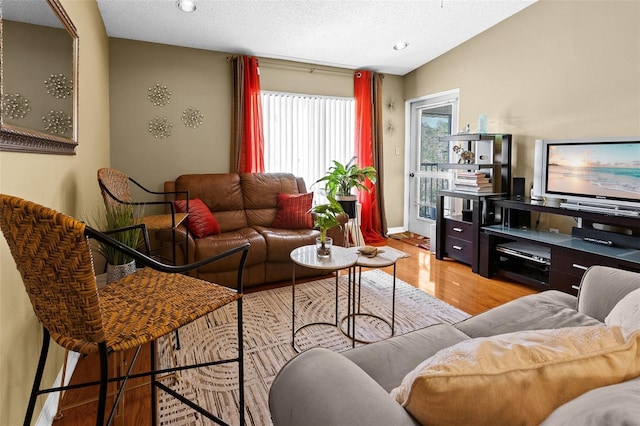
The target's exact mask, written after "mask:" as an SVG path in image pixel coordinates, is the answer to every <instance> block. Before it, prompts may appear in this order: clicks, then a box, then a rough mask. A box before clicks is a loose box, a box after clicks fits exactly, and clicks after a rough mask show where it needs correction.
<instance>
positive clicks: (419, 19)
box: [21, 0, 536, 75]
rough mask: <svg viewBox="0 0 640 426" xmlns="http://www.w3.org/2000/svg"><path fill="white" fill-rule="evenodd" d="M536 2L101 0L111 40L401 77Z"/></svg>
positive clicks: (102, 12)
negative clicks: (188, 1)
mask: <svg viewBox="0 0 640 426" xmlns="http://www.w3.org/2000/svg"><path fill="white" fill-rule="evenodd" d="M21 1H24V0H21ZM28 1H33V0H28ZM40 1H42V0H40ZM535 1H536V0H393V1H379V0H365V1H350V0H329V1H327V0H235V1H221V0H195V2H196V5H197V10H196V11H195V12H193V13H184V12H182V11H180V10H179V9H178V8H177V6H176V4H177V1H176V0H97V2H98V6H99V8H100V12H101V14H102V18H103V20H104V24H105V27H106V30H107V34H108V35H109V36H110V37H118V38H125V39H132V40H140V41H148V42H155V43H163V44H170V45H176V46H185V47H193V48H199V49H206V50H213V51H219V52H226V53H236V54H245V55H253V56H259V57H266V58H276V59H286V60H292V61H297V62H306V63H311V64H318V65H330V66H337V67H343V68H348V69H359V68H364V69H370V70H373V71H379V72H384V73H389V74H397V75H404V74H406V73H408V72H410V71H412V70H414V69H416V68H418V67H419V66H421V65H423V64H425V63H427V62H429V61H430V60H432V59H434V58H436V57H438V56H440V55H442V54H443V53H445V52H447V51H448V50H450V49H452V48H454V47H456V46H458V45H459V44H461V43H463V42H465V41H466V40H469V39H470V38H472V37H474V36H475V35H477V34H479V33H481V32H483V31H485V30H486V29H488V28H490V27H492V26H494V25H495V24H497V23H498V22H500V21H502V20H504V19H506V18H508V17H509V16H511V15H513V14H515V13H517V12H519V11H520V10H522V9H524V8H525V7H527V6H529V5H530V4H532V3H534V2H535ZM399 41H406V42H408V43H409V47H408V48H406V49H405V50H401V51H396V50H394V49H393V45H394V44H396V43H397V42H399Z"/></svg>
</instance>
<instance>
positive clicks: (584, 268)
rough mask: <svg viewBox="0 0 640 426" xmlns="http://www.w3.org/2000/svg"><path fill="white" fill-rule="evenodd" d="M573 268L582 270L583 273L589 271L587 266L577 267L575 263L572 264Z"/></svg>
mask: <svg viewBox="0 0 640 426" xmlns="http://www.w3.org/2000/svg"><path fill="white" fill-rule="evenodd" d="M573 267H574V268H576V269H582V270H583V271H586V270H587V269H589V267H588V266H582V265H578V264H577V263H574V264H573Z"/></svg>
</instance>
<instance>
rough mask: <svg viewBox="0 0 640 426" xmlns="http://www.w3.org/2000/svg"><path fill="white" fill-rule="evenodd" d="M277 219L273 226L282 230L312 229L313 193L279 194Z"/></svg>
mask: <svg viewBox="0 0 640 426" xmlns="http://www.w3.org/2000/svg"><path fill="white" fill-rule="evenodd" d="M276 197H277V198H276V206H277V207H278V211H277V212H276V218H275V220H274V221H273V224H272V225H271V226H272V227H273V228H280V229H311V228H313V221H312V220H311V213H310V212H309V210H311V203H312V202H313V192H309V193H307V194H278V195H277V196H276Z"/></svg>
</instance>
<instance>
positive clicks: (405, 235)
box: [389, 231, 431, 250]
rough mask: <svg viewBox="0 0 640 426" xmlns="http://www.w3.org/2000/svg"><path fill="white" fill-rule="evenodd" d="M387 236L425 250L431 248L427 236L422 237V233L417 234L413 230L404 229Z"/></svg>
mask: <svg viewBox="0 0 640 426" xmlns="http://www.w3.org/2000/svg"><path fill="white" fill-rule="evenodd" d="M389 237H390V238H393V239H396V240H400V241H402V242H404V243H407V244H411V245H412V246H416V247H420V248H423V249H425V250H429V249H430V248H431V245H430V241H429V238H428V237H423V236H422V235H418V234H415V233H413V232H409V231H404V232H400V233H398V234H390V235H389Z"/></svg>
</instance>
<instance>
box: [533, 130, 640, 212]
mask: <svg viewBox="0 0 640 426" xmlns="http://www.w3.org/2000/svg"><path fill="white" fill-rule="evenodd" d="M536 149H537V150H540V151H541V152H539V153H537V154H538V155H536V157H537V158H538V162H537V164H535V167H536V168H537V170H536V171H535V172H534V173H535V174H536V176H539V177H540V180H541V181H540V189H541V195H542V196H543V197H545V198H555V199H564V200H566V203H565V204H566V205H565V207H569V208H580V209H582V208H584V209H585V210H587V209H589V207H593V208H594V209H598V208H607V209H614V210H615V209H623V210H631V211H632V212H634V211H636V210H637V211H640V137H628V138H608V139H564V140H541V141H536Z"/></svg>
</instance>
